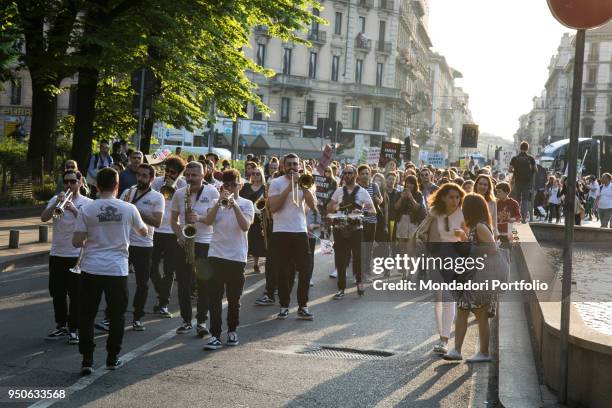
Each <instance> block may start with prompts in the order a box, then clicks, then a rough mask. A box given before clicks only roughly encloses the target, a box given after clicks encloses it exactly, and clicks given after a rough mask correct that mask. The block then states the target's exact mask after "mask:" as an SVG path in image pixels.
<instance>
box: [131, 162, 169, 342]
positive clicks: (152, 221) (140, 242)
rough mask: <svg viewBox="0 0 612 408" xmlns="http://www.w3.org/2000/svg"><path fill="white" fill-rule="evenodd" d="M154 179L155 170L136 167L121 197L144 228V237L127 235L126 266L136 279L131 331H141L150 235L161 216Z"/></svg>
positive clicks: (141, 165) (151, 250)
mask: <svg viewBox="0 0 612 408" xmlns="http://www.w3.org/2000/svg"><path fill="white" fill-rule="evenodd" d="M154 178H155V169H153V166H151V165H150V164H147V163H142V164H140V165H138V168H137V170H136V185H135V186H133V187H130V188H128V189H126V190H125V191H124V192H123V194H121V200H123V201H127V202H128V203H132V204H134V205H135V206H136V208H137V209H138V212H139V213H140V216H141V217H142V220H143V221H144V223H145V224H147V230H148V232H147V235H146V236H144V237H141V236H139V235H138V234H136V233H135V232H134V231H132V232H131V233H130V258H129V263H130V264H132V265H133V266H134V273H135V275H136V293H135V294H134V302H133V306H134V320H133V322H132V328H133V329H134V330H135V331H143V330H144V329H145V327H144V324H143V323H142V320H141V319H142V317H143V316H144V315H145V312H144V305H145V303H146V302H147V294H148V293H149V285H148V283H149V272H150V269H151V256H152V255H153V233H154V231H155V228H157V227H159V226H160V225H161V221H162V217H163V215H164V205H165V204H164V196H162V195H161V194H160V193H159V192H157V191H155V190H153V189H152V188H151V182H152V181H153V179H154Z"/></svg>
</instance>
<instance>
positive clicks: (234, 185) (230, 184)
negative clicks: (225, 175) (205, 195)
mask: <svg viewBox="0 0 612 408" xmlns="http://www.w3.org/2000/svg"><path fill="white" fill-rule="evenodd" d="M237 185H238V183H229V184H226V183H223V187H225V188H234V187H236V186H237Z"/></svg>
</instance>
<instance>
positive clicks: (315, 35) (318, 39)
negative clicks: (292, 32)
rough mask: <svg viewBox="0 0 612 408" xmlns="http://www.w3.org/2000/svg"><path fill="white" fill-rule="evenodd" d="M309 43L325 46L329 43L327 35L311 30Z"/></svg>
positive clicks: (323, 32)
mask: <svg viewBox="0 0 612 408" xmlns="http://www.w3.org/2000/svg"><path fill="white" fill-rule="evenodd" d="M308 41H310V42H311V43H313V44H317V45H323V44H325V43H326V42H327V33H326V32H325V31H321V30H309V31H308Z"/></svg>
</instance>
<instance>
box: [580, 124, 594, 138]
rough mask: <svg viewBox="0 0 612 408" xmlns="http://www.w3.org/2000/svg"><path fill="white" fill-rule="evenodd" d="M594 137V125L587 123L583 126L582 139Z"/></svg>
mask: <svg viewBox="0 0 612 408" xmlns="http://www.w3.org/2000/svg"><path fill="white" fill-rule="evenodd" d="M591 136H593V124H592V123H585V124H583V125H582V137H586V138H590V137H591Z"/></svg>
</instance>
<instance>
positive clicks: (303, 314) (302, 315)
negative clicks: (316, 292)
mask: <svg viewBox="0 0 612 408" xmlns="http://www.w3.org/2000/svg"><path fill="white" fill-rule="evenodd" d="M297 318H298V319H300V320H314V315H313V314H312V313H310V311H309V310H308V308H307V307H301V308H299V309H298V311H297Z"/></svg>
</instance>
